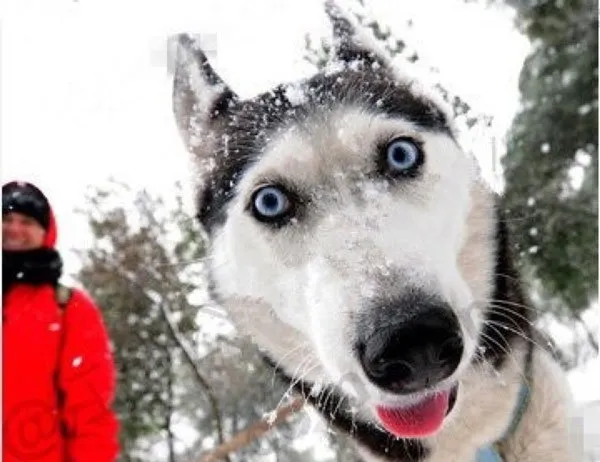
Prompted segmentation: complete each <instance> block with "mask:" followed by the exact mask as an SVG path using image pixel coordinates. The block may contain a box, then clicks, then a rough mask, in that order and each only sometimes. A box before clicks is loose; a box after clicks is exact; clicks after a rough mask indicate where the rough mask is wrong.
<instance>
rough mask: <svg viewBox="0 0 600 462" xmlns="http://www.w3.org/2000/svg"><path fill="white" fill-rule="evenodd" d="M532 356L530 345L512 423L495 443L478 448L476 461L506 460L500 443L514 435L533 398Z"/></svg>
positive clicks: (492, 461) (502, 461)
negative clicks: (501, 451) (531, 385)
mask: <svg viewBox="0 0 600 462" xmlns="http://www.w3.org/2000/svg"><path fill="white" fill-rule="evenodd" d="M532 356H533V348H532V346H531V345H530V346H529V350H528V351H527V357H526V359H525V377H524V378H523V382H522V383H521V388H520V389H519V396H518V397H517V405H516V406H515V410H514V411H513V415H512V419H511V420H510V424H509V426H508V428H507V429H506V431H505V432H504V434H503V435H502V437H501V438H500V439H499V440H498V441H496V442H495V443H492V444H490V445H489V446H484V447H482V448H479V449H478V450H477V457H476V458H475V461H476V462H504V459H503V457H502V455H501V453H500V450H499V445H500V443H501V442H502V441H505V440H506V439H508V438H509V437H510V436H512V435H513V434H514V433H515V431H516V430H517V428H518V427H519V424H520V423H521V420H522V419H523V415H525V411H526V410H527V407H528V406H529V401H530V400H531V387H530V384H531V375H532V374H531V369H532V362H533V361H532V359H533V358H532Z"/></svg>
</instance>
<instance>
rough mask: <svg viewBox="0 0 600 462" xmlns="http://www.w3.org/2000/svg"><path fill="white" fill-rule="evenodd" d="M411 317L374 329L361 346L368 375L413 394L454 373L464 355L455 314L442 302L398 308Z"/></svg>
mask: <svg viewBox="0 0 600 462" xmlns="http://www.w3.org/2000/svg"><path fill="white" fill-rule="evenodd" d="M395 308H396V309H397V310H404V312H406V310H407V309H410V311H411V312H412V313H414V314H413V315H412V316H409V317H404V319H402V320H401V321H399V322H397V323H391V324H389V323H388V326H387V327H380V328H378V329H376V330H375V332H374V333H373V334H371V335H370V336H369V337H368V338H366V339H365V341H364V342H363V343H362V344H361V345H359V348H358V352H359V356H360V360H361V363H362V367H363V369H364V371H365V373H366V375H367V376H368V378H369V379H370V380H371V381H372V382H373V383H375V384H376V385H378V386H379V387H381V388H383V389H386V390H388V391H391V392H393V393H402V394H407V393H414V392H418V391H421V390H424V389H426V388H428V387H431V386H434V385H435V384H437V383H439V382H441V381H442V380H444V379H445V378H447V377H449V376H450V375H452V373H453V372H454V371H455V370H456V368H457V367H458V365H459V363H460V359H461V357H462V354H463V341H462V337H461V334H460V326H459V322H458V319H457V318H456V315H455V314H454V312H453V311H452V310H451V308H450V307H449V306H447V305H445V304H443V303H426V304H424V305H420V306H411V307H405V306H404V307H403V306H398V307H395Z"/></svg>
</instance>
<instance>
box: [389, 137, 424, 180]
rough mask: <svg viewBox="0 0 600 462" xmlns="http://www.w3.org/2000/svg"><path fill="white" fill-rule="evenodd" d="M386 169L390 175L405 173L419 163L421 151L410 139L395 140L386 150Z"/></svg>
mask: <svg viewBox="0 0 600 462" xmlns="http://www.w3.org/2000/svg"><path fill="white" fill-rule="evenodd" d="M386 162H387V168H388V170H389V171H390V172H391V173H405V172H408V171H411V170H412V169H414V168H415V167H418V166H419V164H420V163H421V149H420V148H419V146H417V144H416V143H415V142H414V141H412V140H411V139H410V138H396V139H395V140H393V141H391V142H390V143H389V144H388V145H387V148H386Z"/></svg>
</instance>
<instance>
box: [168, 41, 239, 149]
mask: <svg viewBox="0 0 600 462" xmlns="http://www.w3.org/2000/svg"><path fill="white" fill-rule="evenodd" d="M176 39H177V53H176V62H175V72H174V82H173V112H174V114H175V119H176V121H177V126H178V128H179V132H180V133H181V136H182V137H183V139H184V141H185V144H186V146H187V148H188V150H190V151H192V152H194V151H196V148H197V147H198V146H200V145H201V144H202V142H203V138H204V137H205V135H206V134H207V133H210V132H211V131H212V130H213V129H214V127H215V124H217V123H218V121H219V119H220V118H222V117H223V116H224V115H225V114H226V113H227V111H229V110H230V108H231V106H232V105H233V104H235V102H236V101H237V96H236V95H235V94H234V93H233V92H232V91H231V90H230V89H229V87H228V86H227V85H226V84H225V83H224V82H223V80H221V78H220V77H219V76H218V75H217V73H216V72H215V71H214V69H213V68H212V67H211V66H210V64H209V62H208V59H207V57H206V55H205V54H204V52H203V51H202V49H201V48H200V43H199V41H198V40H197V39H195V38H194V37H192V36H190V35H188V34H180V35H178V36H177V37H176Z"/></svg>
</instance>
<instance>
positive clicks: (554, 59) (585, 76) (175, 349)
mask: <svg viewBox="0 0 600 462" xmlns="http://www.w3.org/2000/svg"><path fill="white" fill-rule="evenodd" d="M339 4H340V5H341V6H342V7H344V8H346V9H348V10H349V11H351V12H352V14H353V15H354V16H355V17H356V20H357V21H358V22H359V23H361V24H362V25H363V26H364V27H365V28H366V30H368V31H369V32H370V33H371V34H372V35H373V37H374V38H375V40H377V41H379V42H380V44H381V45H382V46H383V47H384V48H386V49H387V50H388V52H389V53H390V54H391V55H392V56H393V57H394V61H395V63H396V64H397V66H399V67H402V68H406V69H409V70H410V72H411V73H413V74H415V75H417V76H419V78H421V79H423V80H424V81H425V82H426V83H427V84H428V85H430V86H433V87H435V88H437V90H438V91H439V92H440V94H441V95H442V96H443V97H444V98H445V99H446V100H447V101H448V102H449V103H450V104H451V105H452V107H453V110H454V112H455V114H456V116H457V121H458V126H459V129H460V142H461V144H462V145H463V146H464V147H465V149H466V150H468V151H469V152H471V153H472V154H473V155H475V156H476V157H477V159H478V161H479V163H480V165H481V169H482V173H483V175H484V176H485V178H486V179H487V180H488V181H489V183H490V184H491V185H492V187H493V188H494V189H495V190H497V191H498V192H502V193H503V204H502V206H503V207H504V208H505V209H506V211H507V213H508V216H509V223H510V227H511V228H512V232H513V241H514V245H515V253H516V255H518V259H519V265H520V267H521V270H522V272H523V275H524V280H525V281H526V284H527V286H528V289H529V293H530V296H531V299H532V305H533V306H532V307H531V308H532V309H534V310H536V312H537V313H538V321H537V322H538V324H539V325H540V327H541V328H543V329H544V330H545V331H546V332H547V333H548V334H550V336H551V337H552V339H553V340H554V342H555V343H556V345H557V354H558V356H559V357H560V360H561V362H562V363H563V365H564V366H565V367H566V368H567V369H568V370H569V379H570V382H571V385H572V388H573V391H574V394H575V399H576V401H577V406H578V409H579V412H580V413H581V415H582V419H583V416H585V420H582V421H581V422H582V425H584V426H585V433H586V450H587V452H588V458H589V459H588V460H590V461H593V460H600V448H599V447H598V446H599V443H598V442H596V440H598V437H599V435H600V433H599V432H600V405H599V404H598V403H600V392H598V391H597V390H598V387H597V384H598V383H599V382H600V366H599V365H598V362H597V360H596V356H597V353H598V335H597V334H598V320H599V313H598V301H597V296H598V290H597V284H598V195H597V194H598V99H597V98H598V90H597V79H598V5H597V0H568V1H565V0H519V1H516V0H404V1H402V2H389V1H386V0H364V1H361V0H345V1H341V0H340V1H339ZM0 8H1V11H2V16H1V18H2V21H1V22H0V92H1V93H0V101H1V112H0V153H1V164H0V168H1V170H0V171H1V172H2V180H3V182H6V181H9V180H12V179H23V180H28V181H32V182H34V183H36V184H38V185H39V186H40V187H41V189H42V190H44V191H45V192H46V193H47V195H48V197H49V199H50V201H51V203H52V204H53V206H54V209H55V211H56V214H57V217H58V224H59V246H58V247H59V250H60V251H61V252H62V254H63V256H64V258H65V260H66V267H67V270H68V272H69V275H68V277H67V278H66V282H67V283H70V284H75V285H82V286H83V287H85V289H86V290H87V291H88V292H90V293H91V295H92V296H93V298H94V299H95V300H96V301H97V302H98V304H99V305H100V306H101V308H102V311H103V315H104V319H105V321H106V323H107V326H108V328H109V330H110V335H111V338H112V342H113V346H114V351H115V357H116V361H117V365H118V370H119V377H118V379H119V388H118V390H119V391H118V395H117V400H116V403H115V408H116V410H117V411H118V413H119V417H120V419H121V423H122V432H121V444H122V454H121V456H120V460H121V461H123V462H134V461H156V462H162V461H168V462H175V461H177V462H196V461H200V460H202V456H203V454H206V453H207V452H210V449H211V448H212V447H214V446H215V445H217V444H218V443H219V442H220V441H222V440H228V439H229V438H230V437H231V436H232V435H235V434H237V433H238V432H240V431H243V430H244V429H245V428H246V427H248V426H249V425H251V424H252V423H255V422H256V421H258V420H260V419H261V418H263V417H264V415H265V412H266V411H270V410H274V409H275V408H276V407H277V405H278V404H280V401H281V400H282V398H285V397H286V396H287V390H286V389H285V387H282V386H281V385H280V384H279V383H278V382H277V380H276V379H275V378H274V377H273V373H272V371H270V370H269V369H268V368H266V367H265V366H264V364H263V363H262V361H261V360H260V358H259V355H258V353H257V351H256V350H255V348H254V347H253V346H252V345H251V343H250V342H249V341H248V340H247V339H245V338H243V337H241V336H239V335H238V334H237V332H236V331H235V328H234V327H233V326H232V325H231V324H230V323H229V321H228V320H227V318H226V316H225V315H224V313H223V312H222V311H221V310H220V309H219V307H217V306H214V305H213V304H211V302H210V300H208V298H207V296H206V287H205V283H204V265H203V263H202V262H203V257H204V252H205V248H204V238H203V235H202V233H201V231H200V229H199V228H198V226H197V224H196V222H195V221H194V219H193V216H194V207H193V200H192V199H193V192H192V191H193V181H194V170H193V168H192V166H191V164H190V159H188V156H187V154H186V152H185V150H184V147H183V144H182V143H181V141H180V139H179V136H178V133H177V131H176V127H175V123H174V119H173V116H172V113H171V79H172V75H171V72H172V60H173V50H174V47H173V45H174V44H173V41H172V38H171V37H172V36H173V34H176V33H179V32H184V31H187V32H190V33H195V34H200V36H201V40H202V43H203V44H204V47H205V49H206V50H207V51H208V55H209V57H210V59H211V61H212V62H213V64H214V67H215V68H216V70H217V71H218V72H219V73H220V75H221V76H222V77H223V78H224V79H225V80H226V81H227V82H228V83H229V84H230V86H231V87H232V88H233V89H234V90H235V91H236V92H237V93H238V94H240V95H241V96H244V97H250V96H253V95H255V94H257V93H259V92H261V91H265V90H268V89H269V88H270V87H271V86H272V85H273V84H276V83H280V82H282V81H293V80H297V79H299V78H303V77H307V76H309V75H311V74H312V73H314V72H315V71H316V70H317V69H318V68H320V67H322V66H323V65H324V60H325V56H326V53H327V50H328V47H329V46H330V41H331V33H330V30H329V24H328V21H327V18H326V16H325V13H324V10H323V4H322V1H321V0H303V1H302V2H300V1H282V0H260V1H258V0H257V1H253V2H248V1H244V0H219V1H217V0H214V1H211V0H195V1H191V0H190V1H187V0H172V1H169V2H166V1H160V2H159V1H157V2H147V1H142V0H129V1H127V2H123V1H119V2H117V1H116V0H102V1H100V0H75V1H66V0H65V1H59V0H54V1H48V0H39V1H32V0H31V1H30V0H9V1H7V2H3V5H2V6H1V7H0ZM347 447H348V442H347V441H345V440H344V439H342V438H340V437H337V436H336V435H335V434H333V433H331V432H330V431H328V429H326V428H325V427H324V426H323V425H322V424H321V423H320V421H319V420H318V419H317V418H316V417H315V416H314V415H313V414H312V413H311V412H310V411H307V410H305V411H303V412H301V413H298V414H296V415H295V416H294V417H292V418H290V419H287V420H286V421H285V422H284V423H282V424H280V425H278V426H277V428H276V429H275V430H274V431H272V432H270V433H269V434H267V435H266V436H264V437H262V438H259V439H256V440H254V441H253V442H252V443H251V444H249V445H247V446H245V447H244V448H242V449H241V450H240V451H239V452H237V453H235V454H232V455H231V456H230V462H237V461H278V462H296V461H298V462H300V461H315V460H321V461H351V460H352V458H351V456H350V455H349V453H348V452H347Z"/></svg>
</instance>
